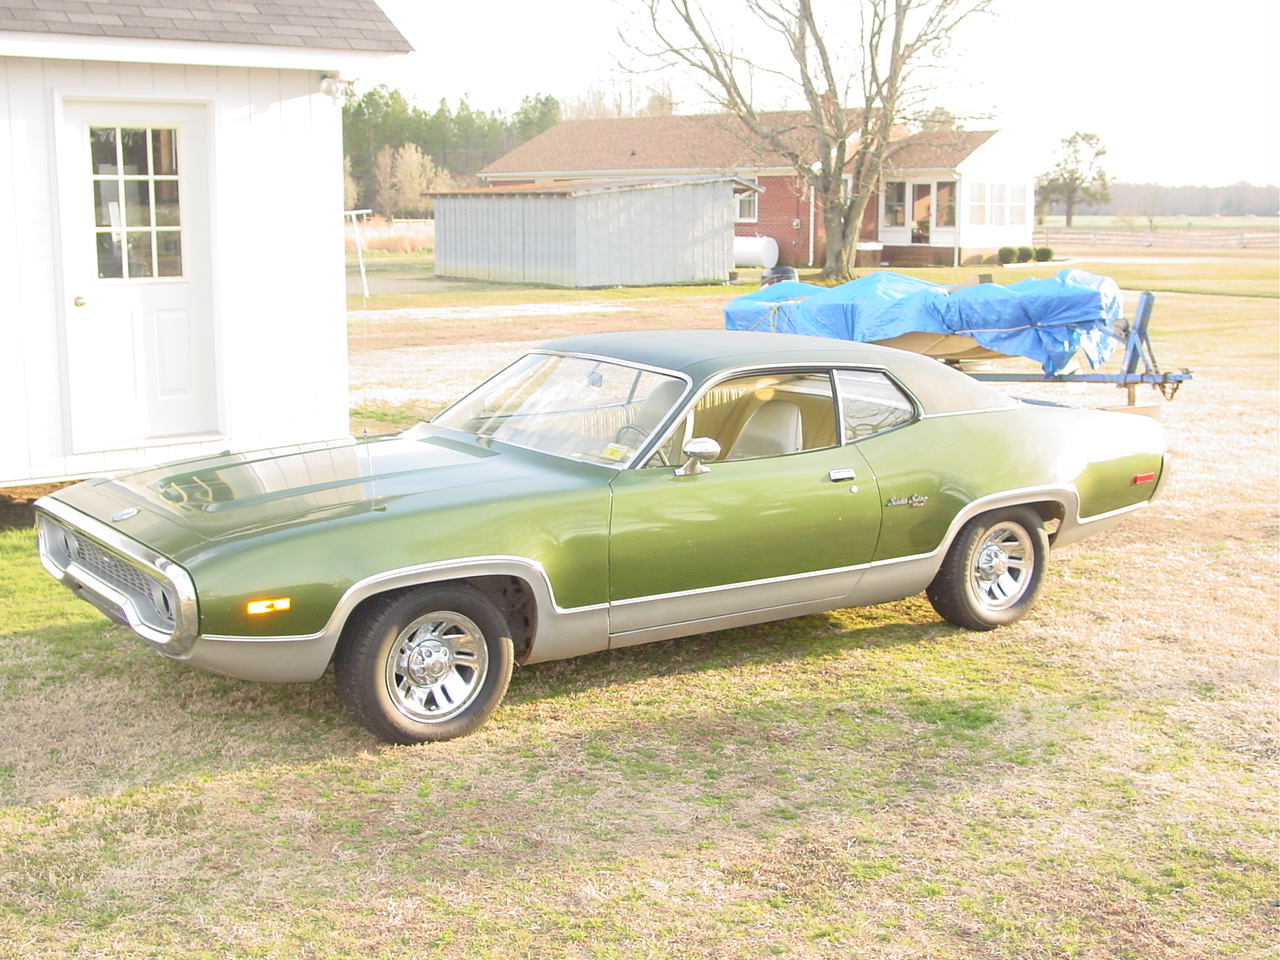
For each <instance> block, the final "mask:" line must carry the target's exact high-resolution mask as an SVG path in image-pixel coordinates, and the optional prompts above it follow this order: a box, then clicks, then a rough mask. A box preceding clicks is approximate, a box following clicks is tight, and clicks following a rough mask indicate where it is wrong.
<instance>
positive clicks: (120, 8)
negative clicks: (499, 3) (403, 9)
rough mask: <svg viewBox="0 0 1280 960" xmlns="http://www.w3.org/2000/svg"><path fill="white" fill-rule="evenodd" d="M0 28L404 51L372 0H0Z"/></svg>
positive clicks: (404, 45)
mask: <svg viewBox="0 0 1280 960" xmlns="http://www.w3.org/2000/svg"><path fill="white" fill-rule="evenodd" d="M0 30H7V31H13V32H23V33H43V34H64V35H65V34H71V35H78V36H87V37H107V38H121V39H135V40H136V39H142V40H191V41H204V42H213V43H245V44H255V45H261V46H278V47H306V48H315V49H322V50H361V51H374V52H385V53H407V52H408V51H410V50H412V49H413V48H412V47H411V46H410V45H409V42H408V41H407V40H405V38H404V37H403V36H401V35H400V31H399V30H397V29H396V27H395V24H393V23H392V22H391V21H390V20H389V19H388V18H387V15H386V14H385V13H383V12H382V9H381V8H380V7H379V6H378V5H377V3H375V2H373V0H295V2H287V0H286V2H280V0H140V2H133V0H0Z"/></svg>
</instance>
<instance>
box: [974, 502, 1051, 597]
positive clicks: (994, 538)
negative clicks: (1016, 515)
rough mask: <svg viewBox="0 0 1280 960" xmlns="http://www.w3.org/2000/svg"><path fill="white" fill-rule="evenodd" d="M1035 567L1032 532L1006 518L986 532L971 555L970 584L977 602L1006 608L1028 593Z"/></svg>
mask: <svg viewBox="0 0 1280 960" xmlns="http://www.w3.org/2000/svg"><path fill="white" fill-rule="evenodd" d="M1034 568H1035V549H1034V547H1033V546H1032V543H1031V535H1030V534H1029V533H1027V531H1026V529H1024V528H1023V527H1022V525H1021V524H1017V523H1013V522H1011V521H1005V522H1003V523H999V524H996V525H995V526H994V527H992V528H991V529H990V530H988V531H987V535H986V536H985V537H984V538H983V539H982V540H981V541H980V542H979V544H978V546H977V549H976V550H975V551H974V554H973V567H972V569H971V570H970V572H969V578H970V580H969V585H970V588H971V589H972V590H973V592H974V596H975V597H976V598H977V600H978V602H979V603H981V604H983V605H984V606H985V607H987V608H988V609H990V610H1005V609H1007V608H1009V607H1011V606H1013V605H1014V604H1016V603H1017V602H1018V601H1019V600H1021V599H1022V596H1023V594H1025V593H1026V592H1027V587H1028V586H1029V585H1030V584H1031V572H1032V570H1033V569H1034Z"/></svg>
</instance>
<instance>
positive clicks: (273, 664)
mask: <svg viewBox="0 0 1280 960" xmlns="http://www.w3.org/2000/svg"><path fill="white" fill-rule="evenodd" d="M493 576H499V577H515V578H517V579H520V580H522V581H524V582H525V583H527V584H529V587H530V589H531V590H532V591H533V596H534V602H535V605H536V610H537V620H536V622H535V623H534V628H533V630H534V636H533V643H532V644H531V646H530V649H529V653H528V655H527V656H526V657H525V658H524V660H523V661H522V662H523V663H538V662H540V661H543V660H563V659H567V658H569V657H576V656H580V655H582V654H585V653H593V652H595V651H596V650H603V649H605V647H606V646H607V645H608V636H609V607H608V605H607V604H603V603H601V604H594V605H591V606H585V607H576V608H572V609H566V608H564V607H561V606H560V605H559V604H558V603H556V599H555V593H554V591H553V590H552V587H551V581H550V580H549V579H548V578H547V574H546V571H545V570H544V569H543V568H542V565H541V564H540V563H538V562H536V561H534V560H528V559H526V558H524V557H513V556H492V557H468V558H466V559H462V560H444V561H439V562H436V563H424V564H419V565H415V566H412V567H402V568H399V569H396V570H388V571H385V572H383V573H378V574H375V575H373V576H371V577H366V578H365V579H364V580H360V581H358V582H357V583H354V584H352V585H351V586H350V587H348V588H347V590H346V591H345V592H344V593H343V595H342V597H341V599H339V601H338V603H337V605H336V606H335V607H334V610H333V613H332V614H330V615H329V620H328V622H327V623H326V624H325V626H324V628H323V629H322V630H320V631H318V632H316V633H313V634H302V635H296V636H277V637H237V636H220V635H214V634H211V635H208V636H204V637H201V638H200V642H199V643H197V644H196V649H195V650H193V652H192V654H191V656H190V658H189V659H190V660H191V662H193V663H196V664H197V665H199V666H209V668H210V669H213V670H216V671H217V672H219V673H226V674H229V675H231V676H238V677H241V678H242V679H246V680H254V679H267V678H266V677H264V676H261V674H262V673H263V672H264V671H268V670H269V671H270V672H271V673H272V677H271V679H273V680H277V681H279V682H302V681H307V680H315V679H317V678H318V677H320V675H321V674H323V673H324V671H325V667H326V666H327V665H328V663H329V660H330V658H331V657H332V656H333V650H334V648H335V647H336V646H337V645H338V639H339V638H340V637H341V635H342V628H343V627H344V626H345V625H346V622H347V619H348V618H349V617H350V616H351V613H352V611H353V610H355V608H356V606H357V605H359V604H360V603H361V602H362V601H364V600H367V599H368V598H369V597H372V596H375V595H376V594H379V593H386V592H387V591H388V590H399V589H402V588H404V587H417V586H425V585H427V584H431V583H440V582H441V581H444V580H461V579H467V578H470V577H493ZM210 644H216V645H220V646H221V647H231V646H233V647H235V648H237V649H239V650H240V651H243V652H244V653H243V655H244V656H246V658H247V659H252V660H254V661H255V662H257V663H258V664H259V666H258V667H256V668H255V676H247V675H246V673H247V671H243V670H241V669H240V664H239V661H238V660H233V659H232V657H239V656H240V655H241V654H228V655H227V657H226V658H225V659H224V657H223V654H222V652H221V651H220V649H219V647H214V646H210ZM259 648H263V649H259ZM265 648H274V650H275V653H274V654H271V653H268V652H266V650H265ZM304 649H306V650H307V651H308V652H305V653H304ZM251 650H252V651H253V652H249V651H251ZM277 658H280V660H279V662H278V663H277ZM284 658H287V662H286V660H285V659H284ZM294 658H298V663H297V664H296V669H293V666H294V664H293V662H292V661H293V659H294ZM211 659H216V660H217V661H218V663H219V664H220V665H217V666H214V665H211V664H210V663H209V662H208V661H209V660H211ZM233 671H234V672H233ZM285 674H288V676H285Z"/></svg>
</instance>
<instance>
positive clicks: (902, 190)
mask: <svg viewBox="0 0 1280 960" xmlns="http://www.w3.org/2000/svg"><path fill="white" fill-rule="evenodd" d="M881 222H882V223H883V224H884V225H885V226H886V227H905V226H906V225H907V184H906V181H904V180H888V181H886V182H885V185H884V217H883V219H882V220H881Z"/></svg>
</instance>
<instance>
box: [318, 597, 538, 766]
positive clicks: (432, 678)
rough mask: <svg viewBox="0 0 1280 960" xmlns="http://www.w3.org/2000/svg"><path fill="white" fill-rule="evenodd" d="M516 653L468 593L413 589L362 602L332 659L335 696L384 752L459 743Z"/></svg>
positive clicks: (507, 675) (485, 715)
mask: <svg viewBox="0 0 1280 960" xmlns="http://www.w3.org/2000/svg"><path fill="white" fill-rule="evenodd" d="M514 662H515V653H514V649H513V645H512V642H511V632H510V630H509V629H508V627H507V622H506V620H505V618H504V617H503V615H502V612H501V611H500V610H499V609H498V608H497V606H495V605H494V603H493V602H492V601H491V600H490V599H489V598H488V597H486V596H485V595H484V594H482V593H481V592H480V591H478V590H475V589H474V588H472V587H468V586H465V585H463V586H447V587H421V588H419V589H416V590H413V591H410V592H408V593H400V594H391V595H389V596H387V597H382V598H378V599H376V600H373V601H371V602H370V604H369V605H368V606H366V607H365V608H364V609H363V610H362V611H361V612H360V613H359V614H358V619H356V620H354V621H353V622H352V623H351V624H349V625H348V628H347V630H346V631H345V633H344V635H343V638H342V641H341V643H340V644H339V645H338V651H337V655H336V656H335V658H334V671H335V674H336V677H337V686H338V696H339V698H340V699H341V700H342V703H343V705H344V706H345V707H346V708H347V710H348V711H349V712H350V713H351V715H352V716H353V717H355V718H356V720H358V721H359V722H360V723H361V725H362V726H364V727H365V729H367V730H368V731H369V732H370V733H372V734H373V735H374V736H376V737H378V738H379V739H381V740H385V741H386V742H387V743H402V744H412V743H425V742H427V741H438V740H453V739H455V738H456V737H465V736H467V735H468V734H470V733H474V732H475V731H476V730H477V729H479V728H480V726H481V725H482V724H484V722H485V721H486V720H488V719H489V717H490V716H492V715H493V712H494V711H495V710H496V709H497V708H498V704H499V703H501V702H502V697H503V695H504V694H505V693H506V690H507V683H508V682H509V681H510V679H511V669H512V664H513V663H514Z"/></svg>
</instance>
